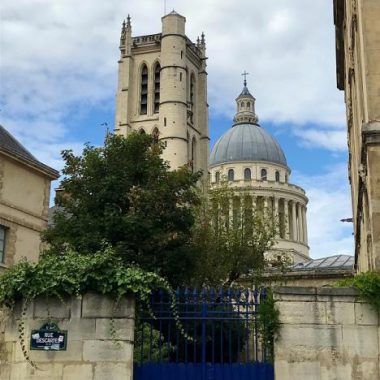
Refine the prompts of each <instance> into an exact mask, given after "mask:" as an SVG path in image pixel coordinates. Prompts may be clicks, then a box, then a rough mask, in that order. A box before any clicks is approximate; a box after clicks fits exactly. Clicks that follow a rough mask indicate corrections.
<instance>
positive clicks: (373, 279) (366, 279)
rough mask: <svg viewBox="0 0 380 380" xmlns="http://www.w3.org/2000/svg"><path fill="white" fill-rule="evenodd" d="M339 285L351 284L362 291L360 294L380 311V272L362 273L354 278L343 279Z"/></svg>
mask: <svg viewBox="0 0 380 380" xmlns="http://www.w3.org/2000/svg"><path fill="white" fill-rule="evenodd" d="M338 286H341V287H342V286H351V287H353V288H356V289H358V290H359V292H360V296H361V297H362V298H363V299H364V300H365V301H367V302H368V303H369V304H371V305H372V306H373V307H374V308H375V309H376V310H377V311H378V312H380V273H378V272H366V273H360V274H357V275H356V276H354V277H352V278H348V279H346V280H341V281H339V282H338Z"/></svg>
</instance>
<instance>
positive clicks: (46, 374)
mask: <svg viewBox="0 0 380 380" xmlns="http://www.w3.org/2000/svg"><path fill="white" fill-rule="evenodd" d="M62 369H63V365H62V364H57V363H44V364H43V365H40V366H39V369H34V368H33V367H32V366H31V365H30V364H28V363H25V362H24V363H17V364H14V365H13V366H12V373H11V376H10V380H62Z"/></svg>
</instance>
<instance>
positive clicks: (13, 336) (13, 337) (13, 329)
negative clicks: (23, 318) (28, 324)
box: [4, 318, 20, 342]
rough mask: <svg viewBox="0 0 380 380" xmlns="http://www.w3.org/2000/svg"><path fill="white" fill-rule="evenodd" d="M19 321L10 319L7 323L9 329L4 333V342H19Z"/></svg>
mask: <svg viewBox="0 0 380 380" xmlns="http://www.w3.org/2000/svg"><path fill="white" fill-rule="evenodd" d="M19 323H20V320H19V319H14V318H10V319H9V320H8V323H7V328H6V329H5V331H4V340H5V341H6V342H11V341H14V342H16V341H17V340H18V335H19V332H18V329H19Z"/></svg>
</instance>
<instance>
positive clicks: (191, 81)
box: [190, 74, 195, 105]
mask: <svg viewBox="0 0 380 380" xmlns="http://www.w3.org/2000/svg"><path fill="white" fill-rule="evenodd" d="M194 87H195V77H194V74H191V77H190V103H191V105H193V104H194V89H195V88H194Z"/></svg>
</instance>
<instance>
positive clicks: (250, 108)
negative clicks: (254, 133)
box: [234, 71, 259, 126]
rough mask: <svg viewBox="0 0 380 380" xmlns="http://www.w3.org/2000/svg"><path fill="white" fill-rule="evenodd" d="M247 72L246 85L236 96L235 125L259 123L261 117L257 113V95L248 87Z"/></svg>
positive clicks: (245, 76)
mask: <svg viewBox="0 0 380 380" xmlns="http://www.w3.org/2000/svg"><path fill="white" fill-rule="evenodd" d="M248 74H249V73H247V72H246V71H244V73H243V74H242V75H243V76H244V83H243V84H244V86H243V90H242V92H241V93H240V95H239V96H238V97H237V98H236V115H235V117H234V126H235V125H236V124H242V123H252V124H257V122H258V121H259V118H258V117H257V115H256V113H255V101H256V99H255V97H254V96H253V95H252V94H251V93H250V92H249V90H248V87H247V75H248Z"/></svg>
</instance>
